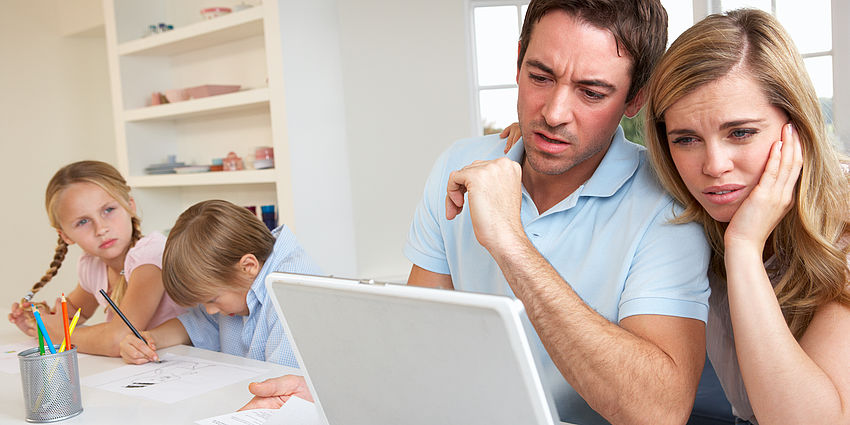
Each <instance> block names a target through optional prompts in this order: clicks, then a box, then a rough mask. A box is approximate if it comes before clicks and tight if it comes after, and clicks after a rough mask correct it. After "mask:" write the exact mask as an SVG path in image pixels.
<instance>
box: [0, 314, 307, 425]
mask: <svg viewBox="0 0 850 425" xmlns="http://www.w3.org/2000/svg"><path fill="white" fill-rule="evenodd" d="M0 314H2V319H3V324H2V325H0V341H2V343H4V344H9V343H14V342H19V341H20V342H23V341H28V340H30V338H29V337H27V336H26V335H24V334H23V333H21V332H20V331H19V330H18V329H17V328H16V327H15V326H14V325H12V324H11V323H9V321H8V320H6V316H7V315H8V314H9V310H8V308H0ZM159 352H160V353H174V354H179V355H188V356H194V357H199V358H203V359H208V360H214V361H218V362H222V363H229V364H236V365H243V366H249V367H253V368H258V369H265V370H266V372H264V373H262V374H260V375H258V376H256V377H254V378H252V379H249V380H245V381H242V382H239V383H236V384H232V385H228V386H226V387H223V388H219V389H217V390H214V391H210V392H207V393H205V394H202V395H200V396H197V397H193V398H190V399H188V400H185V401H181V402H178V403H171V404H169V403H161V402H158V401H153V400H147V399H143V398H137V397H129V396H125V395H122V394H118V393H114V392H111V391H106V390H101V389H98V388H91V387H87V386H85V385H81V386H80V389H81V391H82V400H83V412H82V413H81V414H79V415H78V416H76V417H74V418H71V419H67V420H64V421H62V422H58V423H60V424H86V425H97V424H116V423H121V424H140V425H142V424H143V425H155V424H191V423H193V422H194V421H196V420H198V419H204V418H208V417H211V416H218V415H223V414H225V413H230V412H233V411H235V410H236V409H239V408H240V407H242V406H243V405H244V404H245V403H247V402H248V400H250V399H251V394H250V393H249V392H248V383H250V382H255V381H261V380H263V379H266V378H270V377H274V376H280V375H283V374H285V373H287V372H289V371H291V370H292V369H290V368H287V367H285V366H280V365H277V364H273V363H267V362H260V361H257V360H249V359H245V358H242V357H237V356H231V355H229V354H222V353H218V352H214V351H209V350H202V349H200V348H194V347H188V346H185V345H180V346H175V347H169V348H166V349H163V350H160V351H159ZM124 365H125V363H124V362H123V361H122V360H121V359H120V358H113V357H102V356H80V357H79V366H80V376H81V378H85V377H86V376H89V375H94V374H97V373H100V372H103V371H105V370H109V369H114V368H118V367H121V366H124ZM24 410H25V409H24V399H23V393H22V389H21V377H20V374H9V373H3V372H0V424H25V423H27V422H26V421H25V420H24V418H25V416H26V415H25V412H24Z"/></svg>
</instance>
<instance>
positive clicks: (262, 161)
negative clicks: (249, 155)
mask: <svg viewBox="0 0 850 425" xmlns="http://www.w3.org/2000/svg"><path fill="white" fill-rule="evenodd" d="M254 168H256V169H258V170H262V169H265V168H274V149H273V148H271V147H269V146H260V147H258V148H257V149H255V150H254Z"/></svg>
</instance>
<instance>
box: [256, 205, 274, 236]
mask: <svg viewBox="0 0 850 425" xmlns="http://www.w3.org/2000/svg"><path fill="white" fill-rule="evenodd" d="M260 211H261V212H262V216H263V223H265V225H266V227H268V228H269V230H274V229H275V228H276V227H277V218H276V217H275V212H274V205H263V206H261V207H260Z"/></svg>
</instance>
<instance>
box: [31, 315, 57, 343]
mask: <svg viewBox="0 0 850 425" xmlns="http://www.w3.org/2000/svg"><path fill="white" fill-rule="evenodd" d="M32 315H33V316H35V323H37V324H38V327H40V328H41V333H42V334H44V342H45V343H46V344H47V349H48V350H50V354H56V347H54V346H53V341H51V340H50V334H48V333H47V327H46V326H44V322H43V321H42V320H41V313H39V312H38V309H35V310H33V312H32Z"/></svg>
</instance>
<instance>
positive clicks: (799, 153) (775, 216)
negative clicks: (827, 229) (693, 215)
mask: <svg viewBox="0 0 850 425" xmlns="http://www.w3.org/2000/svg"><path fill="white" fill-rule="evenodd" d="M802 167H803V148H802V145H801V143H800V138H799V137H798V135H797V131H796V129H794V127H793V125H791V124H785V125H784V126H783V127H782V140H780V141H777V142H775V143H774V144H773V146H771V148H770V156H769V157H768V159H767V164H765V168H764V172H763V173H762V176H761V179H760V180H759V183H758V185H756V187H755V188H753V190H752V192H750V194H749V196H748V197H747V199H745V200H744V202H743V203H741V206H740V207H739V208H738V211H736V212H735V215H734V216H733V217H732V220H731V221H730V222H729V227H727V228H726V234H725V237H724V239H725V243H726V246H727V247H728V246H729V245H730V244H735V243H747V244H752V247H753V248H758V249H759V250H760V251H761V250H763V249H764V244H765V242H766V241H767V238H768V236H770V233H771V232H772V231H773V229H774V228H775V227H776V225H777V224H778V223H779V221H780V220H781V219H782V217H784V216H785V214H787V213H788V211H790V210H791V207H792V205H793V202H794V199H795V197H794V191H795V188H796V184H797V180H798V179H799V177H800V170H801V169H802Z"/></svg>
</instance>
